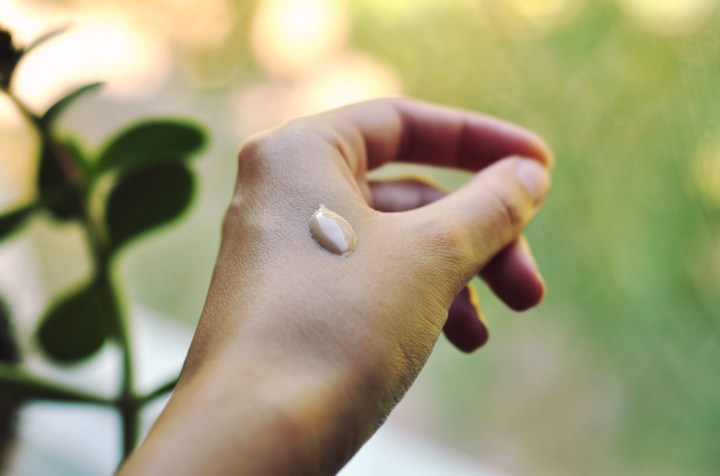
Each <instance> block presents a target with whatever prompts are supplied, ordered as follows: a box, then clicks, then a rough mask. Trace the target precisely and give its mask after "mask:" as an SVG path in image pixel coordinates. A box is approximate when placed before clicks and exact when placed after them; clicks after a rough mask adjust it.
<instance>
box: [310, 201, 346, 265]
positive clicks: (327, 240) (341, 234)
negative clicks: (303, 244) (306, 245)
mask: <svg viewBox="0 0 720 476" xmlns="http://www.w3.org/2000/svg"><path fill="white" fill-rule="evenodd" d="M310 235H311V236H312V238H313V240H315V242H317V244H318V245H320V246H321V247H323V248H325V249H326V250H328V251H329V252H331V253H333V254H336V255H339V256H347V255H349V254H350V253H352V252H353V251H355V248H356V247H357V236H355V230H353V227H352V226H351V225H350V223H348V221H347V220H346V219H344V218H343V217H341V216H340V215H339V214H337V213H335V212H334V211H332V210H328V209H327V208H325V207H324V206H322V205H321V206H320V208H319V209H318V210H317V211H316V212H315V213H314V214H313V216H312V218H311V219H310Z"/></svg>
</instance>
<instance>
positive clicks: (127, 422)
mask: <svg viewBox="0 0 720 476" xmlns="http://www.w3.org/2000/svg"><path fill="white" fill-rule="evenodd" d="M6 92H7V94H8V95H9V96H10V98H11V99H12V101H13V102H14V103H15V105H16V106H17V107H18V110H19V111H20V112H21V113H22V114H23V115H24V116H25V117H26V118H27V119H28V120H29V121H30V122H31V123H32V124H33V125H34V126H35V127H36V129H37V131H38V133H39V134H40V137H41V140H42V143H43V144H50V145H51V146H52V148H53V150H54V152H55V153H53V154H52V156H53V157H55V158H56V160H57V161H58V165H59V166H60V169H61V170H62V171H63V173H64V175H65V180H66V182H67V184H68V185H69V186H70V187H71V188H72V190H73V192H74V193H75V194H77V196H78V197H79V198H80V203H82V205H83V207H82V216H81V217H80V220H81V224H82V225H83V228H84V229H85V233H86V236H87V240H88V246H89V247H90V249H91V255H92V258H93V265H94V268H95V283H96V285H97V286H98V289H99V290H100V291H101V293H102V300H103V302H104V303H105V306H106V309H107V312H108V315H109V321H110V323H111V325H112V327H113V329H112V330H113V335H114V337H115V338H116V339H117V342H118V344H119V346H120V349H121V355H122V366H121V367H122V377H121V378H122V380H121V388H120V395H119V396H118V398H117V399H116V400H115V402H114V403H115V406H116V408H117V410H118V412H119V413H120V416H121V421H122V433H123V437H122V441H123V446H122V456H123V459H125V457H127V456H128V455H129V454H130V453H131V452H132V450H133V449H134V448H135V445H136V444H137V438H138V426H139V419H138V416H139V415H138V412H139V409H140V403H139V402H140V400H139V399H137V398H136V395H135V391H134V385H135V380H134V370H133V352H132V339H131V335H130V325H129V322H128V319H127V318H126V316H125V314H124V313H123V312H122V310H121V306H120V303H119V299H118V296H117V293H116V290H115V287H114V286H113V283H112V276H111V270H110V267H111V261H112V256H111V252H110V249H109V248H108V245H107V243H106V242H105V241H104V240H103V239H102V238H101V236H100V231H99V229H98V225H97V224H96V223H95V222H94V221H93V217H92V215H91V213H90V210H89V206H88V198H87V194H86V193H85V190H83V189H82V187H83V184H82V180H80V178H81V177H80V174H81V171H80V170H78V166H77V164H75V163H74V161H73V160H71V159H72V157H71V155H70V153H69V151H67V150H65V147H64V146H63V145H62V144H61V143H60V142H58V141H56V140H54V138H53V136H52V133H51V131H50V129H49V126H48V124H46V123H45V122H44V121H43V120H41V119H40V117H38V116H36V115H35V114H33V113H32V111H30V110H29V109H28V108H27V106H25V104H23V102H22V101H20V100H19V99H18V98H17V97H16V96H15V95H13V94H12V93H11V92H10V91H9V90H6ZM76 401H88V400H76Z"/></svg>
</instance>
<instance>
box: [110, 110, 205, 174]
mask: <svg viewBox="0 0 720 476" xmlns="http://www.w3.org/2000/svg"><path fill="white" fill-rule="evenodd" d="M204 144H205V134H204V133H203V131H202V129H200V128H199V127H197V126H196V125H194V124H191V123H189V122H184V121H177V120H151V121H146V122H143V123H140V124H137V125H135V126H133V127H131V128H130V129H128V130H126V131H124V132H122V133H120V134H119V135H118V136H117V137H115V139H113V140H112V142H110V144H109V145H108V146H107V147H106V148H105V151H104V152H103V153H102V154H101V156H100V159H99V161H98V166H99V168H100V170H108V169H112V168H115V167H118V168H122V169H124V170H128V169H132V168H138V167H148V166H153V165H157V164H159V163H164V162H172V161H179V160H185V159H187V158H189V157H190V156H191V155H193V154H195V153H197V152H198V151H199V150H200V149H201V148H202V147H203V145H204Z"/></svg>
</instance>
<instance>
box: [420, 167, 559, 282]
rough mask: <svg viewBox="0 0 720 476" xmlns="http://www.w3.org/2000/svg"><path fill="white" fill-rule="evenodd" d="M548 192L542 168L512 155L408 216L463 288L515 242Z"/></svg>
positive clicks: (545, 170)
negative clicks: (454, 274) (452, 191)
mask: <svg viewBox="0 0 720 476" xmlns="http://www.w3.org/2000/svg"><path fill="white" fill-rule="evenodd" d="M549 188H550V175H549V172H548V169H547V168H546V167H545V166H543V165H542V164H540V163H539V162H538V161H537V160H533V159H526V158H522V157H510V158H507V159H503V160H500V161H498V162H496V163H495V164H493V165H491V166H489V167H487V168H485V169H483V170H482V171H481V172H479V173H477V174H476V175H475V176H474V177H473V178H472V179H471V180H470V181H469V182H468V183H466V184H465V185H464V186H463V187H462V188H460V189H459V190H457V191H456V192H454V193H452V194H450V195H448V196H446V197H444V198H442V199H440V200H438V201H436V202H433V203H431V204H429V205H427V206H424V207H421V208H418V209H416V210H412V211H409V212H407V213H408V218H411V220H412V221H413V222H414V223H415V224H416V225H417V229H418V230H420V231H419V233H418V235H419V236H420V237H421V241H425V242H426V244H427V245H428V246H429V248H430V249H428V250H427V251H428V252H429V254H431V255H435V256H438V257H440V258H442V259H443V260H444V261H445V262H447V264H448V265H449V266H450V268H451V272H452V273H458V272H460V273H462V275H461V276H457V275H456V277H458V278H462V279H463V280H464V281H463V282H462V284H463V285H464V284H465V282H467V280H469V279H470V278H471V277H472V276H473V275H474V274H476V273H477V272H478V271H479V270H480V269H482V268H483V267H484V266H485V265H486V264H487V263H488V261H490V259H491V258H493V257H494V256H495V255H496V254H498V253H499V252H500V251H501V250H502V249H503V248H505V247H506V246H507V245H508V244H510V243H511V242H512V241H514V240H515V239H517V237H518V236H519V235H520V233H521V232H522V230H523V229H524V228H525V227H526V226H527V225H528V223H529V222H530V220H531V219H532V218H533V217H534V216H535V214H536V213H537V211H538V209H539V208H540V206H541V205H542V203H543V201H544V199H545V195H546V193H547V191H548V189H549ZM422 237H425V238H426V239H425V240H422ZM448 271H450V270H448ZM458 284H460V283H458ZM458 289H459V288H458Z"/></svg>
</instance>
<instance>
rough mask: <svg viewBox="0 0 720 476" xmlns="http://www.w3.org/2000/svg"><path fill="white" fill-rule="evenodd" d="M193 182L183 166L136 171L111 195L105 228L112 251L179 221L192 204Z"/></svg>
mask: <svg viewBox="0 0 720 476" xmlns="http://www.w3.org/2000/svg"><path fill="white" fill-rule="evenodd" d="M194 189H195V181H194V177H193V174H192V172H190V170H188V169H187V168H186V167H184V166H183V165H179V164H172V163H168V164H162V165H157V166H155V167H150V168H146V169H140V170H136V171H134V172H131V173H129V174H127V175H125V176H123V177H121V179H120V180H119V181H118V183H117V184H116V185H115V187H114V188H113V190H112V191H111V192H110V198H109V199H108V203H107V208H106V214H105V219H106V224H107V231H108V235H109V239H110V246H111V248H112V249H117V248H119V247H121V246H122V245H123V244H125V243H126V242H128V241H130V240H132V239H133V238H135V237H137V236H140V235H141V234H142V233H144V232H146V231H149V230H151V229H153V228H155V227H157V226H160V225H163V224H165V223H169V222H171V221H173V220H175V219H176V218H178V217H179V216H180V215H182V213H183V212H184V211H185V210H186V209H187V207H188V206H189V205H190V202H191V201H192V196H193V192H194Z"/></svg>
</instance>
